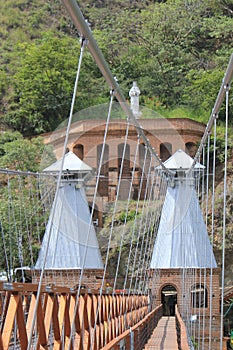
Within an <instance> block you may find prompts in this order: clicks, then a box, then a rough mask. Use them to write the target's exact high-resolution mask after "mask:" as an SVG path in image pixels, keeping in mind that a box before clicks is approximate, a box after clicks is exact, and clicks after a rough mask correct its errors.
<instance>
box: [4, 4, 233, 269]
mask: <svg viewBox="0 0 233 350" xmlns="http://www.w3.org/2000/svg"><path fill="white" fill-rule="evenodd" d="M80 6H81V8H82V10H83V13H84V15H85V17H86V18H87V19H88V21H89V22H90V24H91V28H92V32H93V35H94V37H95V38H96V40H97V42H98V44H99V46H100V48H101V49H102V51H103V53H104V56H105V58H106V60H107V62H108V63H109V66H110V68H111V70H112V72H113V74H114V75H115V76H116V77H117V79H118V81H119V84H120V86H121V88H122V89H123V92H124V93H125V96H127V95H128V91H129V89H130V87H131V85H132V81H134V80H136V81H137V82H138V85H139V87H140V90H141V103H142V104H144V105H145V106H146V107H148V108H151V109H153V110H155V111H157V112H158V113H160V114H162V115H164V116H165V117H173V116H175V117H179V116H182V117H184V116H187V117H191V118H194V119H196V120H200V121H207V118H208V117H209V115H210V113H211V110H212V107H213V103H214V101H215V98H216V96H217V93H218V90H219V87H220V84H221V81H222V78H223V74H224V71H225V69H226V67H227V63H228V61H229V57H230V54H231V53H232V42H233V40H232V39H233V32H232V28H233V16H232V15H233V2H232V0H205V1H201V0H186V1H184V0H167V1H166V0H157V1H156V0H147V1H144V0H137V1H136V0H134V1H130V0H115V1H109V0H97V1H92V2H90V1H88V0H81V1H80ZM0 8H1V14H0V21H1V26H0V38H1V40H0V49H1V57H0V101H1V102H0V106H1V110H0V127H1V128H2V130H9V129H10V130H11V131H17V132H5V133H2V135H1V137H0V168H7V167H8V168H12V169H16V170H18V169H20V170H25V171H37V170H39V166H40V157H41V154H42V152H43V150H44V146H43V144H42V142H41V139H38V138H32V139H31V140H29V139H25V138H24V137H25V136H27V137H28V136H32V135H38V134H40V133H43V132H48V131H52V130H54V128H56V127H57V126H58V125H59V124H60V123H61V122H62V121H63V120H65V119H66V118H67V116H68V114H69V108H70V103H71V98H72V93H73V85H74V80H75V75H76V70H77V64H78V57H79V51H80V45H79V36H78V33H77V30H76V29H75V28H74V26H73V24H72V23H71V20H70V19H69V17H68V15H67V14H66V11H65V9H64V6H63V5H62V3H61V2H60V0H37V1H35V0H7V1H4V0H0ZM108 99H109V87H108V86H107V84H106V83H105V82H104V79H103V77H102V76H101V73H100V72H99V69H98V67H97V66H96V64H95V63H94V62H93V59H92V57H91V56H90V54H89V53H88V51H86V52H85V55H84V60H83V64H82V70H81V76H80V82H79V87H78V93H77V99H76V103H75V111H80V110H82V109H84V108H86V107H89V106H93V105H96V104H100V103H104V102H107V101H108ZM230 103H231V107H232V106H233V102H232V100H231V101H230ZM230 111H231V112H230V113H231V116H230V120H233V118H232V108H231V109H230ZM90 117H91V115H90ZM93 117H94V116H93ZM221 118H222V115H221V114H220V120H221ZM231 142H232V141H231V140H230V147H231V146H232V143H231ZM217 146H218V153H217V157H218V159H217V160H218V162H219V163H221V162H222V161H223V158H222V152H221V151H222V149H223V142H222V139H221V137H220V138H219V139H218V144H217ZM230 157H231V158H230V159H232V154H230ZM44 159H45V160H47V158H46V157H44ZM51 161H52V158H51V153H50V152H49V153H48V162H51ZM42 167H43V166H42ZM218 171H219V174H217V175H218V186H219V187H218V189H219V193H218V203H217V204H218V205H217V209H216V210H217V211H219V215H218V213H217V214H216V223H215V225H216V231H217V233H218V234H217V235H216V241H215V242H214V244H215V246H216V248H219V247H220V246H221V241H220V237H221V232H220V231H221V230H222V225H221V220H222V219H221V210H222V205H223V202H222V183H221V180H220V179H221V178H222V167H221V166H220V167H219V168H218ZM230 175H231V177H230V181H232V180H231V179H232V174H230ZM1 181H2V182H1V183H2V184H3V185H5V186H2V188H1V189H0V199H1V198H3V197H4V196H7V195H8V196H9V187H7V186H6V185H7V183H6V180H5V178H4V179H3V178H1ZM229 183H230V182H229ZM22 185H23V186H22V187H24V190H27V189H28V186H29V184H27V183H26V179H25V182H24V183H23V184H22ZM12 186H13V187H12V193H11V195H12V203H13V204H14V210H13V209H12V208H13V206H12V207H9V205H8V204H7V203H5V204H4V205H2V206H1V212H0V214H1V216H0V217H1V220H2V223H4V234H5V239H6V241H7V243H10V244H12V249H13V250H14V252H16V253H15V256H18V258H17V261H15V262H12V266H18V265H19V264H20V263H22V264H30V263H32V262H31V261H30V257H29V256H26V260H24V259H23V260H22V261H20V259H21V258H22V256H21V257H20V254H24V252H23V249H24V248H23V246H24V247H26V246H27V244H26V243H28V242H30V243H31V246H32V249H33V250H35V251H37V250H38V245H37V243H36V242H38V239H37V237H31V236H30V235H29V236H27V235H26V236H25V235H24V236H23V235H22V231H23V230H24V231H25V232H26V233H29V232H30V229H28V227H29V226H28V227H27V225H29V224H30V225H31V227H32V229H31V231H33V227H35V226H37V221H38V220H40V218H41V215H40V214H41V211H42V210H43V208H40V206H39V204H40V203H39V202H40V200H39V199H38V198H37V199H36V198H35V196H34V195H33V193H32V198H35V199H33V200H35V201H36V203H34V202H33V200H31V201H28V203H27V207H26V208H25V212H26V211H27V212H28V213H29V217H30V218H31V217H32V218H33V220H31V219H29V217H28V219H27V220H28V222H27V221H26V227H22V226H20V225H21V224H20V222H21V220H20V219H21V217H22V215H24V212H23V211H22V209H21V208H22V201H23V198H24V197H25V196H27V195H26V192H24V191H22V192H20V195H19V192H18V188H19V187H18V186H19V183H18V180H17V179H15V180H14V181H12ZM14 186H15V187H14ZM230 186H232V183H230ZM231 188H232V187H231ZM34 205H36V206H38V208H39V212H38V216H37V215H34V216H33V213H34ZM228 210H229V213H230V212H232V196H229V198H228ZM9 215H11V218H12V220H11V221H9ZM14 216H15V218H14ZM133 216H134V212H133V209H132V217H133ZM230 217H231V216H230V215H229V218H230ZM118 219H119V222H120V221H123V220H124V213H121V212H120V213H119V218H118ZM30 220H31V221H30ZM42 224H43V223H42ZM107 225H108V223H107V222H106V231H107V229H108V227H107ZM128 226H129V232H130V229H131V228H130V220H129V223H128ZM2 227H3V226H1V230H2ZM104 229H105V228H104ZM13 230H14V231H15V232H16V236H15V237H14V239H13V238H12V241H11V232H12V231H13ZM231 231H232V222H229V223H228V231H227V242H226V243H227V248H228V249H229V250H230V249H231V247H232V239H231V235H230V233H231ZM33 232H35V234H36V235H39V236H40V235H41V234H42V232H43V230H42V229H41V230H39V233H37V232H36V231H33ZM104 232H105V231H103V237H104ZM1 233H2V234H3V231H2V232H1ZM116 234H117V228H116ZM1 244H3V241H2V242H1ZM19 245H20V247H21V248H20V249H21V250H22V251H19V252H18V253H17V249H19V248H18V247H19ZM20 249H19V250H20ZM25 249H26V248H25ZM116 250H117V249H116ZM126 250H127V247H126ZM124 253H125V256H127V254H126V253H127V251H126V252H123V255H124ZM114 254H115V252H113V254H112V256H113V258H114V259H115V255H114ZM6 255H8V256H9V255H10V252H6ZM24 255H26V254H24ZM4 259H6V257H3V256H2V257H1V259H0V266H4V264H5V260H4Z"/></svg>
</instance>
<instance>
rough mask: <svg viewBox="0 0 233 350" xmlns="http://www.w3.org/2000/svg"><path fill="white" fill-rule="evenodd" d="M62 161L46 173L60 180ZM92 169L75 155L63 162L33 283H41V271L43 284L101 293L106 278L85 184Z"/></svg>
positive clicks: (33, 271) (33, 275)
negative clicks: (97, 290)
mask: <svg viewBox="0 0 233 350" xmlns="http://www.w3.org/2000/svg"><path fill="white" fill-rule="evenodd" d="M61 164H62V159H59V160H58V161H57V162H55V163H54V164H52V165H50V166H49V167H48V168H46V169H44V171H45V172H47V173H50V174H52V175H54V176H55V179H57V176H58V173H59V170H60V168H61ZM91 172H92V168H91V167H89V166H88V165H87V164H85V163H84V162H83V161H82V160H80V159H79V158H78V157H77V156H76V155H75V154H74V153H73V152H68V153H67V154H66V155H65V158H64V164H63V171H62V180H61V184H60V187H59V189H58V196H57V201H56V203H55V201H54V203H53V208H52V210H51V212H50V217H49V220H48V224H47V227H46V230H45V234H44V237H43V242H42V245H41V249H40V252H39V257H38V259H37V262H36V264H35V267H34V269H33V270H32V282H33V283H38V281H39V278H40V274H41V271H42V269H43V268H44V273H43V284H46V285H51V284H52V285H58V286H66V287H72V288H73V287H75V286H76V285H78V284H79V283H80V275H81V271H82V270H84V273H83V275H82V280H81V284H82V286H83V287H85V288H91V289H98V288H99V287H100V285H101V280H102V275H103V262H102V259H101V255H100V251H99V246H98V241H97V238H96V234H95V229H94V226H93V224H92V220H91V215H90V210H89V206H88V203H87V199H86V194H85V189H84V185H85V181H86V179H87V177H89V176H90V174H91Z"/></svg>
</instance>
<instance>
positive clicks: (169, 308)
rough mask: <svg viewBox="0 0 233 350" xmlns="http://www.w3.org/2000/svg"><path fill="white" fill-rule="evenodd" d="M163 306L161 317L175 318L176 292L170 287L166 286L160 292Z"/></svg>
mask: <svg viewBox="0 0 233 350" xmlns="http://www.w3.org/2000/svg"><path fill="white" fill-rule="evenodd" d="M161 300H162V304H163V316H175V305H176V304H177V290H176V288H175V287H174V286H172V285H170V284H169V285H166V286H165V287H163V289H162V291H161Z"/></svg>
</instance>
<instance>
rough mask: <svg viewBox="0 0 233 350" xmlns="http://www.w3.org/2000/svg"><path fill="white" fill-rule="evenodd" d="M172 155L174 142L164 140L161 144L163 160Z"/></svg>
mask: <svg viewBox="0 0 233 350" xmlns="http://www.w3.org/2000/svg"><path fill="white" fill-rule="evenodd" d="M171 155H172V144H171V143H169V142H164V143H161V144H160V158H161V160H162V162H165V160H167V159H168V158H169V157H170V156H171Z"/></svg>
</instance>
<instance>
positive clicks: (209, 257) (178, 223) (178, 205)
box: [151, 180, 217, 269]
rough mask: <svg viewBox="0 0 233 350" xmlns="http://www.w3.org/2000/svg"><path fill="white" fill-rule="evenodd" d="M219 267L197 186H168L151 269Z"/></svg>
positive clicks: (180, 182)
mask: <svg viewBox="0 0 233 350" xmlns="http://www.w3.org/2000/svg"><path fill="white" fill-rule="evenodd" d="M184 267H190V268H210V267H213V268H214V267H217V264H216V261H215V258H214V255H213V251H212V246H211V244H210V241H209V237H208V233H207V230H206V225H205V223H204V220H203V217H202V212H201V209H200V206H199V202H198V198H197V195H196V191H195V189H194V187H193V186H192V185H190V184H188V183H187V182H186V181H185V180H184V181H183V182H182V181H181V180H180V181H177V183H176V186H175V187H174V188H172V187H168V189H167V193H166V197H165V202H164V205H163V209H162V214H161V219H160V224H159V229H158V234H157V237H156V241H155V245H154V250H153V255H152V260H151V268H152V269H157V268H184Z"/></svg>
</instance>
